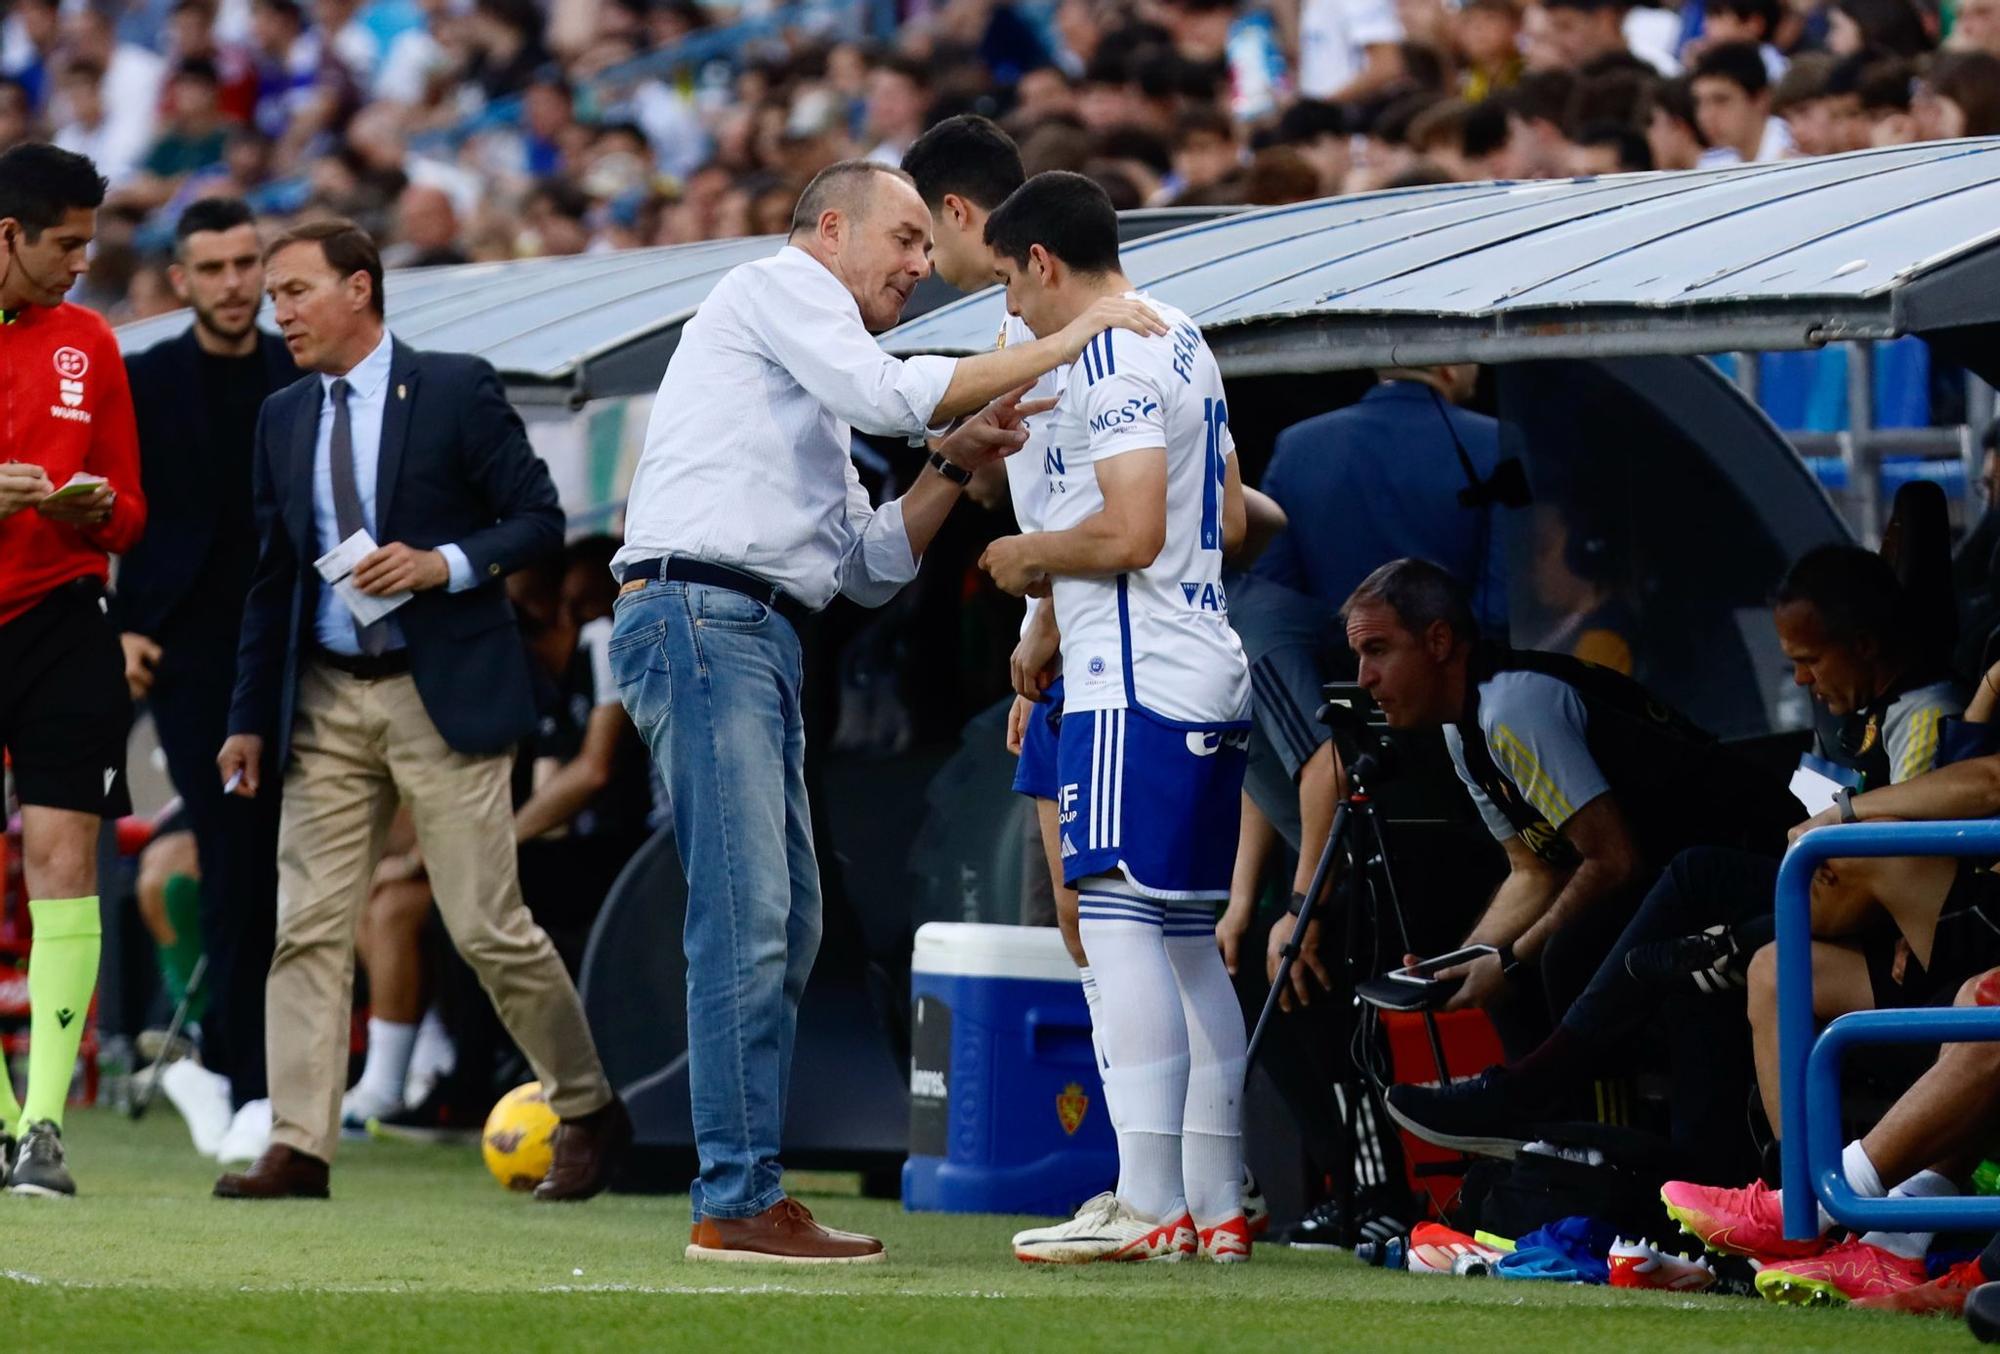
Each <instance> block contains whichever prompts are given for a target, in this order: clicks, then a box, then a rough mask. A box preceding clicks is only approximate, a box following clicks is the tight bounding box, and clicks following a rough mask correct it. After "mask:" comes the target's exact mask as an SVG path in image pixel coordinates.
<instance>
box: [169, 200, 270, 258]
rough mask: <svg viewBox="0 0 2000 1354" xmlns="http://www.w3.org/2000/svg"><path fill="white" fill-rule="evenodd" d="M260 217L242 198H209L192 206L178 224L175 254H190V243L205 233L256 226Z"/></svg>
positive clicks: (183, 213)
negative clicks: (188, 246) (191, 237)
mask: <svg viewBox="0 0 2000 1354" xmlns="http://www.w3.org/2000/svg"><path fill="white" fill-rule="evenodd" d="M256 223H257V217H256V214H255V213H254V212H252V211H251V210H250V204H249V203H247V202H245V201H244V200H243V199H242V198H240V197H205V198H202V199H201V200H200V201H199V202H196V203H193V204H191V205H190V206H189V207H188V209H187V210H186V211H184V212H182V213H181V219H180V220H178V221H176V222H174V252H175V253H176V254H184V253H186V252H187V250H186V246H187V239H188V236H190V235H199V234H200V233H201V232H203V231H207V230H214V231H223V230H235V229H236V228H237V227H238V226H252V225H255V224H256Z"/></svg>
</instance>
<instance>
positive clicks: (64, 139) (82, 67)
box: [49, 57, 147, 189]
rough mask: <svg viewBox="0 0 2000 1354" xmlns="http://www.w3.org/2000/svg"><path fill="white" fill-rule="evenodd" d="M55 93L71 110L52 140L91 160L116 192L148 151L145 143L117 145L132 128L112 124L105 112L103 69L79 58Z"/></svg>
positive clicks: (71, 64) (58, 80)
mask: <svg viewBox="0 0 2000 1354" xmlns="http://www.w3.org/2000/svg"><path fill="white" fill-rule="evenodd" d="M56 92H57V94H58V95H59V96H60V97H61V99H62V103H63V106H64V107H66V108H67V109H68V110H69V121H68V122H66V123H64V124H63V125H62V126H61V127H58V128H57V129H56V133H55V135H54V136H52V137H51V138H49V139H50V140H51V141H53V142H54V143H55V144H56V145H58V146H60V147H62V148H63V149H64V150H67V151H73V152H75V153H76V154H78V155H82V156H85V157H87V158H88V159H90V160H91V161H92V162H93V163H94V164H96V166H97V172H98V173H100V174H102V175H103V176H104V177H105V179H106V181H107V182H109V183H110V184H111V186H112V188H113V189H116V188H118V187H119V186H121V185H122V184H123V183H124V182H125V179H126V177H127V176H128V175H130V174H131V172H132V170H133V169H134V168H135V167H136V166H137V164H138V162H139V157H140V156H141V155H143V154H144V153H145V151H146V149H147V148H146V145H145V143H144V142H141V143H138V144H133V145H127V144H121V143H120V142H119V141H118V139H117V137H118V134H119V133H120V132H121V131H124V130H126V129H128V128H129V127H130V124H129V123H125V124H115V123H113V122H112V120H111V117H110V114H109V112H108V111H107V110H106V109H105V106H104V67H102V66H100V65H98V64H97V63H96V62H95V61H89V60H85V59H84V58H82V57H78V58H77V59H75V60H73V61H71V62H70V63H69V64H68V65H67V66H65V67H63V72H62V74H61V76H59V77H58V78H57V80H56Z"/></svg>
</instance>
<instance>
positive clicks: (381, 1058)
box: [354, 1016, 417, 1113]
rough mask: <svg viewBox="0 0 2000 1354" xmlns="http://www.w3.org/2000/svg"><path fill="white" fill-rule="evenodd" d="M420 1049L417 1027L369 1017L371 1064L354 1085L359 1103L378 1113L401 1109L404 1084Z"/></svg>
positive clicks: (369, 1056)
mask: <svg viewBox="0 0 2000 1354" xmlns="http://www.w3.org/2000/svg"><path fill="white" fill-rule="evenodd" d="M416 1046H417V1027H416V1026H415V1025H404V1024H401V1023H399V1022H397V1021H393V1020H378V1019H376V1018H375V1017H374V1016H370V1017H368V1061H367V1062H366V1063H364V1064H362V1067H361V1080H359V1081H357V1082H355V1083H354V1092H355V1099H356V1100H357V1101H362V1102H365V1103H366V1104H367V1105H368V1107H369V1108H370V1109H371V1110H373V1111H375V1112H377V1113H380V1112H382V1107H384V1106H388V1107H389V1108H390V1109H391V1110H395V1109H400V1108H401V1107H402V1104H403V1082H404V1080H405V1079H406V1078H407V1077H408V1076H409V1075H410V1052H411V1050H413V1049H414V1048H416Z"/></svg>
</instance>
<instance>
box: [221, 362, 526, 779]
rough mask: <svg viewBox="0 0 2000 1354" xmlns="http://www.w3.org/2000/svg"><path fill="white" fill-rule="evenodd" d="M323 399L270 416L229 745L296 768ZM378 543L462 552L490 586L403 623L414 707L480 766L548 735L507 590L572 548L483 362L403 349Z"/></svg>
mask: <svg viewBox="0 0 2000 1354" xmlns="http://www.w3.org/2000/svg"><path fill="white" fill-rule="evenodd" d="M322 398H323V395H322V389H321V383H320V378H319V377H318V376H317V375H312V376H308V377H306V378H305V379H304V380H301V381H298V382H296V383H294V384H293V385H291V386H288V387H287V388H286V389H284V390H281V391H279V392H278V393H277V394H275V395H273V396H271V398H270V399H268V400H266V401H265V402H264V409H263V413H262V414H261V415H260V416H259V418H258V422H257V459H256V477H255V486H256V487H255V501H256V506H257V522H258V530H259V533H260V535H261V537H262V549H261V553H260V555H259V558H258V561H257V573H256V577H255V578H254V579H253V580H252V582H251V584H250V597H249V600H248V602H247V603H246V605H245V607H244V613H243V638H242V643H241V645H240V647H239V649H238V652H237V663H236V693H235V697H234V700H233V702H232V703H231V707H230V711H229V731H230V732H231V733H254V734H258V735H260V736H261V737H263V738H264V740H265V742H266V744H267V745H273V744H274V745H275V748H276V752H277V757H276V760H275V761H274V762H273V763H272V765H273V766H276V767H280V768H282V767H283V766H284V765H285V764H286V761H287V760H288V756H287V754H288V752H289V747H290V741H291V730H292V720H293V714H294V711H295V707H296V703H297V694H298V682H299V672H300V663H301V659H302V658H303V657H306V656H309V654H310V651H311V649H312V648H313V644H314V641H313V622H314V617H315V616H316V615H317V613H318V609H319V590H320V586H321V584H320V578H319V574H318V573H317V571H315V570H314V568H313V561H314V560H316V559H318V558H319V557H320V555H322V554H323V553H325V551H324V549H323V548H322V546H321V544H320V541H319V539H318V534H317V532H316V530H315V527H314V524H313V501H312V493H313V473H312V471H313V451H314V447H315V445H316V443H317V441H318V435H319V411H320V402H321V400H322ZM375 539H376V540H378V541H380V542H382V543H383V544H385V545H386V544H388V543H389V542H391V541H401V542H403V543H404V544H406V545H410V546H414V547H416V548H418V549H420V550H431V549H435V548H437V547H438V546H440V545H448V544H451V543H453V542H456V543H457V544H458V546H459V548H460V549H461V550H463V551H465V556H466V559H467V560H469V561H470V562H471V564H472V568H473V572H474V573H475V574H476V575H477V576H478V577H479V579H480V580H481V581H480V583H479V585H478V586H477V587H474V588H469V589H467V590H466V591H464V592H457V593H453V592H446V591H445V590H444V589H443V588H437V589H434V590H432V591H428V592H420V593H418V594H416V596H414V597H412V598H411V599H410V600H409V601H408V602H407V603H405V604H404V605H403V606H402V608H400V609H399V610H398V611H397V613H396V618H397V621H398V622H399V623H400V625H401V628H402V631H403V636H404V639H405V641H406V642H407V643H408V645H409V653H410V669H411V674H412V675H413V676H414V677H415V678H416V683H417V693H418V695H420V696H421V697H422V698H423V702H424V709H425V711H426V712H427V713H429V715H430V717H431V722H432V723H433V724H435V725H436V726H437V730H438V733H439V734H441V735H443V737H444V740H445V742H447V743H449V744H450V745H451V746H452V747H453V748H454V749H455V750H457V751H459V752H463V753H466V754H468V755H472V756H486V755H490V754H493V753H498V752H504V751H505V750H506V749H507V748H508V747H509V746H510V745H512V744H513V743H514V742H515V741H516V740H518V739H519V738H521V737H522V736H523V735H524V734H526V733H527V732H528V731H529V730H531V729H533V728H534V727H535V722H536V715H535V703H534V696H533V689H532V687H531V685H530V682H529V677H528V661H527V654H526V650H525V649H524V648H523V646H522V644H521V638H520V635H519V633H518V631H517V630H516V628H515V623H514V609H513V607H511V606H510V605H508V602H507V593H506V589H505V586H504V584H503V583H502V580H503V579H504V578H505V577H506V575H507V574H509V573H511V572H512V571H513V570H515V569H517V568H519V567H520V566H521V565H523V564H525V563H527V562H528V561H530V560H532V559H535V558H537V557H539V556H542V555H546V554H549V553H551V552H553V551H556V550H559V549H561V548H562V540H563V513H562V508H561V506H560V504H559V503H558V501H557V498H556V489H555V483H554V481H552V480H551V479H550V478H549V470H548V467H547V466H546V465H544V464H543V463H542V460H541V458H540V457H539V456H537V455H535V453H534V451H533V449H532V448H530V447H529V445H528V434H527V429H526V428H525V427H523V426H522V423H521V417H520V415H519V414H517V413H515V412H514V408H513V406H512V405H510V404H508V403H507V396H506V394H505V392H504V391H503V390H502V389H501V386H500V378H499V377H498V376H497V375H495V374H494V371H493V368H492V366H491V365H490V364H489V363H487V362H486V361H484V360H483V359H481V358H477V357H468V356H464V355H461V354H457V353H420V352H416V351H414V350H412V349H410V348H408V347H406V346H405V345H404V344H403V343H401V342H400V341H398V342H396V343H395V344H394V346H393V349H392V353H391V357H390V366H389V385H388V390H387V391H386V400H385V404H384V409H383V414H382V449H381V459H380V462H379V464H378V469H377V477H376V488H375Z"/></svg>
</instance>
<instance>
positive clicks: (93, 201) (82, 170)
mask: <svg viewBox="0 0 2000 1354" xmlns="http://www.w3.org/2000/svg"><path fill="white" fill-rule="evenodd" d="M104 189H105V182H104V176H103V175H101V174H99V173H98V172H97V166H96V165H94V164H92V163H91V162H90V160H89V158H88V157H86V156H82V155H78V154H76V153H75V152H74V151H67V150H62V149H60V148H58V147H56V146H51V145H49V144H47V143H46V142H41V141H28V142H24V143H23V144H21V145H18V146H16V147H14V148H13V149H12V150H9V151H6V152H4V153H0V217H12V218H13V219H14V220H16V221H19V222H20V223H21V229H23V230H25V231H26V232H27V233H28V243H29V244H33V243H34V242H35V241H36V240H39V239H40V238H41V237H42V232H43V231H45V230H47V229H48V228H49V227H50V226H53V225H55V224H56V223H58V222H60V221H61V220H62V219H63V217H64V216H66V215H67V214H69V213H70V212H73V211H76V210H77V209H78V208H86V209H88V210H90V211H96V210H97V209H98V208H99V207H101V206H103V205H104Z"/></svg>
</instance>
